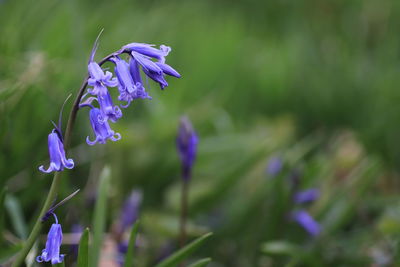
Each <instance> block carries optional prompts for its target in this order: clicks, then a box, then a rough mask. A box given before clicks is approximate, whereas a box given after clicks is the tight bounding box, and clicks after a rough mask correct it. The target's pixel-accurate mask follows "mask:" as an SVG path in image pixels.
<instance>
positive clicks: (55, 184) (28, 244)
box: [12, 53, 114, 267]
mask: <svg viewBox="0 0 400 267" xmlns="http://www.w3.org/2000/svg"><path fill="white" fill-rule="evenodd" d="M112 56H114V53H112V54H110V55H108V56H106V57H105V58H103V59H102V60H101V61H100V62H99V65H100V66H101V65H103V64H104V63H105V62H106V61H107V60H108V59H110V58H111V57H112ZM88 79H89V76H86V78H85V79H84V80H83V83H82V86H81V87H80V89H79V91H78V94H77V96H76V98H75V101H74V104H73V106H72V109H71V111H70V113H69V116H68V122H67V128H66V130H65V136H64V148H65V150H67V149H68V147H69V144H70V141H71V135H72V130H73V128H74V124H75V120H76V116H77V113H78V110H79V103H80V101H81V99H82V96H83V93H84V92H85V89H86V87H87V85H88ZM60 181H61V172H55V173H54V177H53V181H52V183H51V187H50V190H49V193H48V194H47V197H46V200H45V202H44V204H43V207H42V209H41V211H40V213H39V216H38V218H37V220H36V222H35V225H34V226H33V228H32V231H31V233H30V234H29V237H28V239H27V240H26V241H25V243H24V245H23V247H22V249H21V251H20V252H19V254H18V255H17V256H16V258H15V261H14V262H13V264H12V267H18V266H20V265H21V264H22V263H23V261H24V260H25V258H26V256H27V255H28V253H29V251H30V250H31V248H32V246H33V244H34V243H35V241H36V239H37V237H38V236H39V234H40V231H41V229H42V217H43V216H44V215H45V214H46V212H47V211H48V210H49V209H50V208H51V204H52V202H53V200H54V199H55V198H56V196H57V193H58V188H59V186H60Z"/></svg>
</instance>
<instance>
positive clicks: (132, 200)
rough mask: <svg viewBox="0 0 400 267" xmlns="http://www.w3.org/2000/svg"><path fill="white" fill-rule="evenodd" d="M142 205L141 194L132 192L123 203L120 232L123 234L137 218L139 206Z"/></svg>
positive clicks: (136, 191) (137, 191)
mask: <svg viewBox="0 0 400 267" xmlns="http://www.w3.org/2000/svg"><path fill="white" fill-rule="evenodd" d="M141 203H142V192H141V191H139V190H133V191H132V192H131V194H130V195H129V198H128V199H127V200H126V201H125V203H124V206H123V208H122V211H121V215H120V225H121V232H124V231H125V230H126V229H128V227H130V226H131V225H132V224H133V223H134V222H135V221H136V220H137V218H138V215H139V208H140V204H141Z"/></svg>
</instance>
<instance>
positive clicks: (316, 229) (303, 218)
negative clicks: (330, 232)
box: [291, 210, 321, 236]
mask: <svg viewBox="0 0 400 267" xmlns="http://www.w3.org/2000/svg"><path fill="white" fill-rule="evenodd" d="M291 218H292V219H293V220H294V221H296V222H297V223H298V224H299V225H300V226H301V227H303V228H304V230H306V231H307V232H308V233H309V234H310V235H312V236H316V235H318V234H319V233H320V232H321V226H320V225H319V223H318V222H317V221H315V220H314V218H313V217H311V215H310V214H309V213H308V212H307V211H305V210H298V211H293V212H292V214H291Z"/></svg>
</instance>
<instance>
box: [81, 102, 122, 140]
mask: <svg viewBox="0 0 400 267" xmlns="http://www.w3.org/2000/svg"><path fill="white" fill-rule="evenodd" d="M89 117H90V123H91V125H92V129H93V132H94V134H95V136H96V137H95V140H94V141H90V139H89V136H88V137H87V138H86V143H87V144H88V145H91V146H92V145H94V144H96V143H100V144H105V143H106V141H107V139H110V140H112V141H118V140H119V139H121V135H120V134H119V133H115V132H114V131H113V130H112V129H111V128H110V125H109V124H108V121H107V120H106V119H105V118H104V116H103V114H102V112H101V111H100V109H98V108H94V107H93V108H92V109H91V110H90V114H89Z"/></svg>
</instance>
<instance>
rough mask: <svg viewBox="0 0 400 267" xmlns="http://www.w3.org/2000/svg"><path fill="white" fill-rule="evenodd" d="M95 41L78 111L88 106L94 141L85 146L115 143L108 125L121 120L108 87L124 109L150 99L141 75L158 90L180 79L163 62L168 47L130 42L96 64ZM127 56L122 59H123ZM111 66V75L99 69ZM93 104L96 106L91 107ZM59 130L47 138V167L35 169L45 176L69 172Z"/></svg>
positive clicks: (116, 137) (113, 134) (115, 136)
mask: <svg viewBox="0 0 400 267" xmlns="http://www.w3.org/2000/svg"><path fill="white" fill-rule="evenodd" d="M97 46H98V42H97V40H96V42H95V45H94V47H93V50H92V53H91V56H90V59H89V63H88V79H87V85H88V86H90V88H88V89H87V93H86V94H84V96H83V97H82V99H81V102H80V105H79V108H82V107H90V112H89V119H90V124H91V126H92V129H93V133H94V138H93V139H91V138H90V137H89V136H88V137H87V138H86V143H87V144H88V145H91V146H92V145H95V144H97V143H99V144H105V143H106V142H107V140H111V141H117V140H119V139H121V135H120V134H119V133H116V132H115V131H114V130H112V129H111V127H110V124H109V122H113V123H115V122H117V120H118V119H120V118H121V117H122V111H121V108H120V107H119V106H118V105H114V103H113V99H112V97H111V94H110V91H109V88H113V87H118V92H119V96H118V100H119V101H122V102H125V103H124V104H121V105H120V106H121V107H122V108H127V107H128V106H129V105H130V103H131V102H132V101H134V100H135V99H139V98H141V99H151V96H150V95H149V94H148V93H147V91H146V89H145V87H144V83H143V80H142V72H143V73H144V75H145V76H147V77H148V78H150V79H152V80H153V81H155V82H156V83H158V84H159V85H160V88H161V89H164V88H165V87H167V86H168V83H167V81H166V80H165V76H166V75H169V76H173V77H177V78H180V77H181V76H180V74H179V73H178V72H177V71H176V70H174V69H173V68H172V67H171V66H169V65H167V64H166V63H165V61H166V59H165V57H166V56H167V55H168V54H169V52H170V51H171V48H170V47H168V46H165V45H161V46H160V48H156V47H155V46H154V45H149V44H143V43H131V44H128V45H125V46H123V47H122V48H121V49H120V50H118V51H117V52H115V53H112V54H111V55H110V56H108V57H106V58H105V59H104V60H102V61H101V62H100V63H97V62H96V61H95V60H94V56H95V53H96V50H97ZM124 56H125V57H127V60H124V59H123V57H124ZM107 61H108V62H111V63H113V64H114V66H115V68H114V72H115V76H116V77H113V74H112V73H111V72H110V71H105V70H103V69H102V67H101V65H102V64H103V63H105V62H107ZM94 102H97V105H98V107H95V106H94V104H93V103H94ZM60 129H61V127H59V128H56V129H54V130H53V131H52V132H51V133H50V135H49V144H48V148H49V154H50V167H49V168H48V169H45V168H44V167H43V166H40V167H39V170H40V171H42V172H45V173H50V172H53V171H62V170H63V169H64V168H68V169H72V168H73V167H74V162H73V160H72V159H68V160H67V159H66V156H65V151H64V145H63V141H62V140H63V138H62V134H61V130H60Z"/></svg>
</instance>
